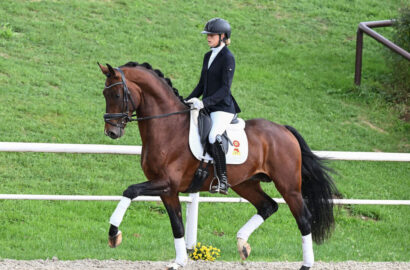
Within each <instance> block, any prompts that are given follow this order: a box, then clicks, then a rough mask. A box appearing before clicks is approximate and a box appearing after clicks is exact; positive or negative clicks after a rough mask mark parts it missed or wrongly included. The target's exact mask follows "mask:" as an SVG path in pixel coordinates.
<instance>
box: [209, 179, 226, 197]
mask: <svg viewBox="0 0 410 270" xmlns="http://www.w3.org/2000/svg"><path fill="white" fill-rule="evenodd" d="M215 180H216V183H215V184H214V182H215ZM230 187H231V185H230V184H228V183H226V190H225V189H221V182H220V180H219V178H218V177H214V179H212V181H211V184H210V186H209V193H221V194H223V195H228V189H229V188H230Z"/></svg>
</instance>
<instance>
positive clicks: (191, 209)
mask: <svg viewBox="0 0 410 270" xmlns="http://www.w3.org/2000/svg"><path fill="white" fill-rule="evenodd" d="M189 197H191V199H192V201H191V202H188V203H187V207H186V229H185V231H186V248H187V249H188V250H193V249H194V248H195V245H196V240H197V229H198V205H199V192H197V193H190V194H189Z"/></svg>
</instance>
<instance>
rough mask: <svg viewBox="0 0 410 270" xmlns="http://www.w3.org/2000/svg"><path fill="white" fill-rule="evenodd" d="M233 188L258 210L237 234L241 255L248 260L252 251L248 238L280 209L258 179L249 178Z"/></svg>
mask: <svg viewBox="0 0 410 270" xmlns="http://www.w3.org/2000/svg"><path fill="white" fill-rule="evenodd" d="M232 189H233V190H234V191H235V192H236V193H238V194H239V195H240V196H241V197H243V198H245V199H247V200H248V201H249V202H250V203H252V204H253V206H255V207H256V209H257V211H258V212H257V214H255V215H254V216H252V217H251V219H249V221H248V222H247V223H246V224H245V225H244V226H243V227H242V228H241V229H240V230H239V231H238V234H237V244H238V252H239V255H240V257H241V259H242V260H246V259H247V258H248V256H249V254H250V252H251V248H250V245H249V244H248V242H247V241H248V238H249V237H250V235H251V234H252V233H253V232H254V231H255V230H256V229H257V228H258V227H259V226H260V225H262V223H263V222H264V221H265V220H266V219H267V218H268V217H270V216H271V215H272V214H273V213H275V212H276V211H277V210H278V204H277V203H276V202H275V201H274V200H272V198H271V197H269V196H268V195H267V194H266V193H265V192H264V191H263V190H262V188H261V186H260V182H259V181H258V180H248V181H246V182H243V183H241V184H239V185H237V186H234V187H233V188H232Z"/></svg>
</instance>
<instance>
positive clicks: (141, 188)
mask: <svg viewBox="0 0 410 270" xmlns="http://www.w3.org/2000/svg"><path fill="white" fill-rule="evenodd" d="M169 190H170V189H169V184H168V182H167V181H155V182H154V181H147V182H144V183H140V184H135V185H131V186H129V187H128V188H127V189H126V190H125V191H124V193H123V197H122V198H121V200H120V202H119V203H118V205H117V208H115V210H114V212H113V213H112V215H111V218H110V224H111V226H110V230H109V232H108V245H109V246H110V247H112V248H115V247H117V246H118V245H119V244H121V241H122V234H121V231H119V230H118V227H119V226H120V224H121V222H122V219H123V218H124V215H125V212H126V211H127V209H128V207H129V206H130V204H131V200H132V199H134V198H136V197H138V196H140V195H162V194H165V193H167V192H169Z"/></svg>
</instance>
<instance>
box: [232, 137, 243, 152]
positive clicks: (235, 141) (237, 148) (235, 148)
mask: <svg viewBox="0 0 410 270" xmlns="http://www.w3.org/2000/svg"><path fill="white" fill-rule="evenodd" d="M232 144H233V147H234V149H233V152H232V155H234V156H240V155H241V151H240V150H239V146H240V145H241V144H240V143H239V141H237V140H234V141H233V143H232Z"/></svg>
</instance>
